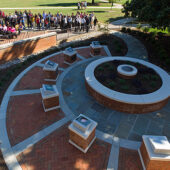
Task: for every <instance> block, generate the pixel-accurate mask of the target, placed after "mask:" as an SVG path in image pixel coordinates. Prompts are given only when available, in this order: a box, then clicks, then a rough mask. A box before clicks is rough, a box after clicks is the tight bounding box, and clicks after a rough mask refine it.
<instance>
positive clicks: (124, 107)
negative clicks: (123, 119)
mask: <svg viewBox="0 0 170 170" xmlns="http://www.w3.org/2000/svg"><path fill="white" fill-rule="evenodd" d="M110 61H111V62H114V64H117V67H119V66H121V68H123V67H124V66H127V65H128V67H124V68H123V70H124V71H126V74H127V73H128V72H129V73H130V72H133V71H134V70H136V71H137V68H136V67H131V64H130V67H129V63H128V62H133V63H135V64H136V65H140V64H141V65H143V66H144V67H147V68H148V69H149V70H150V72H155V74H157V75H158V76H159V78H160V80H161V84H160V86H158V88H156V90H155V91H152V92H150V93H143V94H140V93H139V94H128V93H126V92H123V91H122V92H120V91H116V90H114V89H110V88H108V87H107V86H106V85H104V84H102V83H101V81H99V80H98V78H96V77H95V70H96V68H98V69H101V66H102V64H103V63H106V64H108V63H109V62H110ZM118 61H121V62H127V63H128V64H127V65H122V64H119V62H118ZM108 67H110V66H109V65H108ZM134 68H135V69H134ZM111 69H112V68H111ZM116 69H118V68H116ZM136 71H134V75H135V74H136V76H137V74H138V73H137V72H138V71H137V72H136ZM140 71H141V70H140ZM135 72H136V73H135ZM119 74H120V73H119ZM117 76H119V75H117ZM109 77H110V76H109ZM111 77H113V76H111ZM102 78H103V77H102ZM106 82H107V81H106ZM146 82H148V81H146ZM85 83H86V88H87V90H88V92H89V93H90V95H91V96H93V97H94V98H95V99H96V100H97V101H98V102H99V103H101V104H103V105H104V106H106V107H109V108H112V109H114V110H117V111H121V112H127V113H148V112H153V111H156V110H159V109H161V108H162V107H163V106H164V105H165V104H167V102H168V100H169V97H170V87H169V83H170V77H169V75H168V74H167V73H166V72H165V71H164V70H163V69H161V68H159V67H157V66H156V65H153V64H151V63H149V62H146V61H143V60H139V59H134V58H129V57H106V58H102V59H99V60H95V61H93V62H92V63H90V64H89V65H88V66H87V67H86V70H85ZM116 88H117V87H116Z"/></svg>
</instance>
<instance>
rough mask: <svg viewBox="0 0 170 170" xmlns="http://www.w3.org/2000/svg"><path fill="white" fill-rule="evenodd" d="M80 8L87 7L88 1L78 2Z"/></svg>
mask: <svg viewBox="0 0 170 170" xmlns="http://www.w3.org/2000/svg"><path fill="white" fill-rule="evenodd" d="M77 8H78V10H80V9H86V8H87V1H81V2H78V3H77Z"/></svg>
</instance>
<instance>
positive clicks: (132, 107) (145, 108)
mask: <svg viewBox="0 0 170 170" xmlns="http://www.w3.org/2000/svg"><path fill="white" fill-rule="evenodd" d="M85 83H86V89H87V91H88V92H89V94H90V95H91V96H93V97H94V98H95V99H96V100H97V101H98V102H99V103H101V104H102V105H104V106H106V107H109V108H111V109H114V110H117V111H120V112H126V113H137V114H139V113H148V112H153V111H156V110H159V109H161V108H162V107H164V106H165V105H166V104H167V103H168V100H169V98H167V99H165V100H163V101H160V102H157V103H152V104H131V103H124V102H120V101H116V100H114V99H109V98H108V97H106V96H104V95H101V94H100V93H98V92H97V91H95V90H94V89H93V88H91V87H90V86H89V84H88V83H87V81H86V82H85Z"/></svg>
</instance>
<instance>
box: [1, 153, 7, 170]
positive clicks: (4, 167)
mask: <svg viewBox="0 0 170 170" xmlns="http://www.w3.org/2000/svg"><path fill="white" fill-rule="evenodd" d="M0 170H8V168H7V166H6V164H5V161H4V158H3V156H2V152H1V150H0Z"/></svg>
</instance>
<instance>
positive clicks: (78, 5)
mask: <svg viewBox="0 0 170 170" xmlns="http://www.w3.org/2000/svg"><path fill="white" fill-rule="evenodd" d="M77 8H78V10H80V2H78V3H77Z"/></svg>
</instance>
